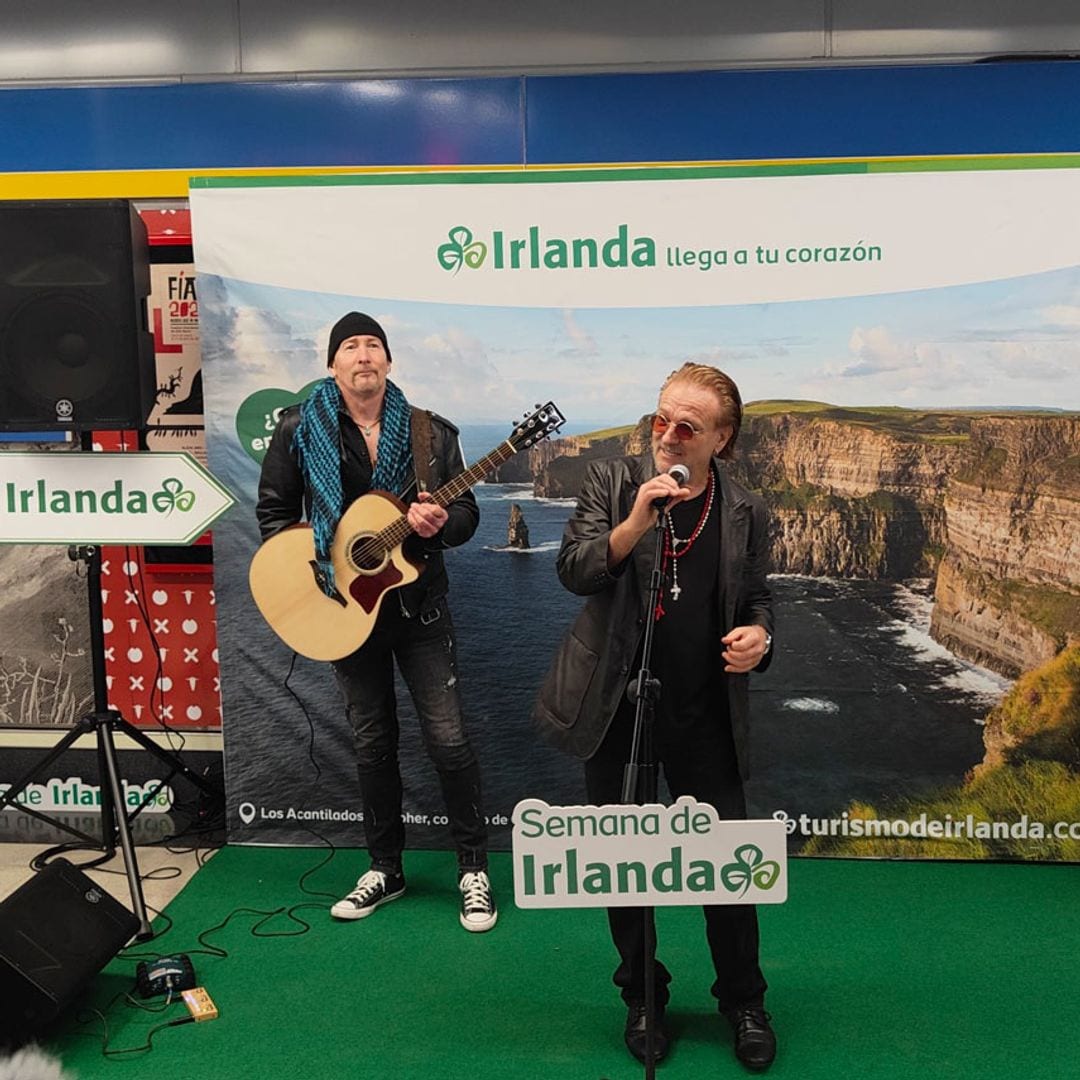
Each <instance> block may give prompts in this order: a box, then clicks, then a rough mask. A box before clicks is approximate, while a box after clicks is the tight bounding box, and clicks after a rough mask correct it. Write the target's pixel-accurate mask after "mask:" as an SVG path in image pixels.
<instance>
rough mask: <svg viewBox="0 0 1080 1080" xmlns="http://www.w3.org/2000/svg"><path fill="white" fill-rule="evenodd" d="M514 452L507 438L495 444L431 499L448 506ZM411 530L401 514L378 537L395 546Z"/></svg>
mask: <svg viewBox="0 0 1080 1080" xmlns="http://www.w3.org/2000/svg"><path fill="white" fill-rule="evenodd" d="M516 453H517V448H516V447H515V446H514V444H513V443H512V442H510V440H509V439H507V440H506V442H504V443H502V444H501V445H500V446H497V447H496V448H495V449H494V450H492V451H491V453H490V454H485V455H484V456H483V457H482V458H481V459H480V460H479V461H477V462H476V463H475V464H474V465H472V466H470V467H469V468H468V469H466V470H465V471H464V472H463V473H459V474H458V475H457V476H455V477H454V479H453V480H450V481H448V482H447V483H445V484H443V486H442V487H441V488H438V489H437V490H436V491H433V492H432V493H431V501H432V502H434V503H437V504H438V505H439V506H441V507H443V508H445V507H447V506H449V505H450V503H452V502H453V501H454V500H455V499H457V498H460V497H461V496H462V495H464V494H465V492H466V491H468V490H469V489H470V488H471V487H473V485H474V484H477V483H478V482H479V481H481V480H483V479H484V477H485V476H487V474H488V473H489V472H491V470H492V469H495V468H497V467H498V466H499V465H501V464H502V463H503V462H504V461H509V460H510V458H512V457H513V456H514V454H516ZM412 531H413V527H412V526H411V525H410V524H409V521H408V518H406V517H405V515H404V514H402V515H400V516H399V517H397V518H395V519H394V520H393V521H392V522H390V524H389V525H387V526H386V528H384V529H383V530H382V531H381V532H380V533H379V534H378V539H379V540H380V541H381V542H382V543H383V544H384V545H385V546H386V547H387V548H390V547H396V546H397V545H398V544H400V543H401V542H402V540H404V539H405V538H406V537H407V536H408V535H409V534H410V533H411V532H412Z"/></svg>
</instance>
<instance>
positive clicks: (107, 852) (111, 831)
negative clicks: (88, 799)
mask: <svg viewBox="0 0 1080 1080" xmlns="http://www.w3.org/2000/svg"><path fill="white" fill-rule="evenodd" d="M68 556H69V557H70V558H71V559H73V560H78V561H81V562H83V563H85V564H86V568H87V573H86V582H87V591H88V593H89V606H90V659H91V667H92V672H93V682H94V711H93V712H91V713H87V714H86V715H85V716H83V717H82V718H81V719H80V720H79V722H78V723H77V724H76V725H75V726H74V727H73V728H72V729H71V730H70V731H69V732H68V733H67V734H66V735H64V737H63V738H62V739H60V741H59V742H57V743H56V745H55V746H54V747H53V748H52V749H51V750H50V751H49V752H48V753H47V754H46V755H45V757H44V758H42V759H41V761H39V762H38V763H37V764H36V765H35V766H34V767H33V768H32V769H31V770H30V771H29V772H28V773H27V774H26V775H25V776H23V777H21V778H20V779H19V780H18V781H17V782H16V783H14V784H12V785H11V787H10V788H8V790H7V791H5V792H4V793H3V794H2V795H0V810H3V809H4V808H5V807H7V806H15V805H18V807H19V809H20V810H21V811H22V812H23V813H25V814H29V815H30V816H31V817H34V818H37V819H38V820H40V821H44V822H46V823H47V824H49V825H52V826H54V827H55V828H58V829H61V830H63V831H64V832H67V833H69V834H70V835H72V836H74V837H76V838H77V839H78V840H79V841H81V843H78V844H76V843H70V842H69V843H65V844H60V845H57V846H56V847H53V848H50V849H49V850H48V851H45V852H42V854H41V855H39V856H38V859H37V860H35V862H36V863H37V864H38V865H39V866H40V864H41V863H43V862H45V861H47V860H48V858H49V856H50V855H55V854H59V853H60V852H65V851H70V850H73V849H79V850H82V849H84V848H89V849H91V850H95V851H101V852H103V854H102V855H101V857H100V858H97V859H94V860H92V861H90V862H88V863H85V864H83V865H84V866H97V865H99V864H100V863H103V862H107V861H108V860H109V859H111V858H112V857H113V856H114V855H115V854H116V848H117V844H119V846H120V849H121V851H122V852H123V856H124V870H125V873H126V874H127V880H128V888H129V890H130V892H131V908H132V911H133V912H134V914H135V917H136V918H137V919H138V921H139V929H138V932H137V933H136V934H135V937H136V939H137V940H139V941H146V940H147V939H148V938H151V937H153V930H151V928H150V920H149V918H148V917H147V914H146V900H145V899H144V897H143V891H142V882H141V880H140V878H139V865H138V862H137V860H136V857H135V845H134V843H133V841H132V839H131V822H132V821H134V820H135V818H136V817H137V816H138V814H139V813H141V812H142V810H143V809H144V808H145V806H146V800H145V799H144V800H143V802H142V803H140V804H139V806H137V807H136V808H135V809H134V810H133V811H132V812H131V813H130V814H128V813H127V810H126V802H125V799H124V790H123V784H122V783H121V780H120V768H119V765H118V764H117V758H116V744H115V741H114V739H113V735H114V733H115V732H120V733H121V734H123V735H125V736H127V738H129V739H130V740H131V741H132V742H134V743H135V744H136V745H138V746H139V747H141V748H142V749H143V750H146V751H147V752H148V753H151V754H153V755H154V757H156V758H157V759H158V760H159V761H161V762H162V763H164V764H165V765H167V766H168V767H169V769H170V770H171V771H170V773H169V775H168V777H166V780H165V781H162V783H165V782H166V781H167V780H169V779H171V778H172V777H173V776H175V775H176V774H177V773H179V774H180V775H181V776H183V777H184V779H185V780H188V781H189V782H190V783H192V784H194V785H195V786H196V787H197V788H199V790H200V791H202V792H203V793H204V794H206V795H208V796H210V797H212V798H214V799H216V800H220V801H222V802H224V798H225V796H224V792H223V791H222V790H221V789H220V788H219V787H217V786H216V785H215V784H213V783H212V782H211V781H209V780H207V779H206V778H205V777H203V776H200V775H199V774H198V773H196V772H195V771H194V770H193V769H191V768H189V767H188V766H187V765H185V764H184V762H183V761H182V760H181V759H180V758H179V757H178V756H177V755H176V754H175V753H173V752H171V751H168V750H163V749H162V748H161V747H160V746H158V744H157V743H156V742H154V740H153V739H151V738H150V737H149V736H148V735H147V734H146V732H145V731H142V730H140V729H139V728H137V727H135V726H134V725H133V724H130V723H128V721H127V720H125V719H124V718H123V716H121V714H120V713H119V712H117V710H116V709H110V708H109V706H108V700H109V699H108V683H107V682H106V678H105V632H104V629H103V627H102V611H101V548H100V547H98V546H96V545H88V546H79V547H72V548H69V549H68ZM83 735H93V736H94V737H95V740H96V745H97V757H98V782H99V784H100V787H101V836H100V837H95V836H91V835H90V834H89V833H85V832H83V831H82V830H80V829H76V828H75V827H74V826H72V825H69V824H67V823H66V822H64V821H58V820H56V819H55V818H51V817H49V816H48V815H46V814H43V813H41V812H40V811H38V810H35V809H33V808H32V807H30V806H27V805H25V803H18V804H17V803H16V800H17V798H18V796H19V795H21V794H22V792H23V791H24V790H25V789H26V788H27V787H28V786H29V785H30V784H31V783H32V782H33V781H34V778H35V777H37V776H39V775H41V774H42V773H43V772H44V771H45V770H46V769H48V767H49V766H50V765H51V764H52V763H53V762H54V761H55V760H56V759H57V758H59V757H60V755H61V754H63V753H64V752H65V751H67V750H69V749H70V748H71V747H72V745H73V744H74V743H75V742H76V741H77V740H78V739H80V738H81V737H82V736H83Z"/></svg>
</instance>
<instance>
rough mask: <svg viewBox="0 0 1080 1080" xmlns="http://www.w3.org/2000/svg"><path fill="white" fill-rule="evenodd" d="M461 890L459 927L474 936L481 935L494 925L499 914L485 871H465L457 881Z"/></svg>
mask: <svg viewBox="0 0 1080 1080" xmlns="http://www.w3.org/2000/svg"><path fill="white" fill-rule="evenodd" d="M458 888H459V889H460V890H461V925H462V926H464V927H465V929H466V930H469V931H471V932H472V933H474V934H482V933H483V932H484V931H485V930H490V929H491V928H492V927H493V926H494V925H495V920H496V919H498V917H499V913H498V911H497V910H496V909H495V897H494V896H492V895H491V880H490V879H489V878H488V876H487V871H486V870H467V871H466V872H465V873H464V874H462V875H461V879H460V880H459V881H458Z"/></svg>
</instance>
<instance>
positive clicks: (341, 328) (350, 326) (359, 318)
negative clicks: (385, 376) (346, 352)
mask: <svg viewBox="0 0 1080 1080" xmlns="http://www.w3.org/2000/svg"><path fill="white" fill-rule="evenodd" d="M357 334H370V335H371V337H377V338H378V339H379V340H380V341H381V342H382V343H383V348H384V349H385V350H386V359H387V360H390V361H392V360H393V357H392V356H391V355H390V346H389V345H388V344H387V342H386V331H385V330H384V329H383V328H382V327H381V326H380V325H379V324H378V323H377V322H376V321H375V320H374V319H373V318H372V317H371V316H370V315H365V314H363V312H360V311H350V312H349V314H348V315H342V316H341V318H340V319H338V321H337V322H336V323H334V328H333V330H331V331H330V345H329V347H328V349H327V352H326V366H327V367H332V366H333V364H334V357H335V356H337V351H338V349H339V348H341V343H342V342H343V341H345V340H346V339H347V338H351V337H356V335H357Z"/></svg>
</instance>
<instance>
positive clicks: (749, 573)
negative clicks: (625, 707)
mask: <svg viewBox="0 0 1080 1080" xmlns="http://www.w3.org/2000/svg"><path fill="white" fill-rule="evenodd" d="M713 468H714V469H715V470H716V474H717V480H718V482H719V491H720V498H721V513H720V568H719V576H720V581H719V585H720V588H719V590H718V596H719V597H720V600H721V604H722V610H721V611H720V613H719V616H720V625H721V626H723V627H724V631H723V632H724V633H727V631H728V630H730V629H732V628H733V627H735V626H749V625H758V626H763V627H765V630H766V631H767V632H768V633H770V634H771V633H772V632H773V613H772V594H771V592H770V591H769V586H768V583H767V582H766V579H765V575H766V572H767V569H768V550H769V549H768V535H767V529H766V515H765V505H764V503H763V502H762V501H761V499H760V498H758V497H757V496H756V495H753V494H751V493H750V492H748V491H746V490H745V489H744V488H743V487H741V486H740V485H738V484H736V483H735V482H734V481H733V480H730V479H729V478H728V476H727V474H726V473H725V472H724V470H723V469H720V468H717V467H716V466H715V465H714V466H713ZM655 472H656V469H655V466H654V465H653V462H652V457H651V455H650V454H645V455H643V456H642V457H636V458H614V459H607V460H604V461H597V462H594V463H593V464H591V465H590V466H589V468H588V471H587V472H586V474H585V480H584V483H583V484H582V487H581V494H580V495H579V496H578V504H577V508H576V509H575V510H574V514H573V516H572V517H571V518H570V521H569V522H568V524H567V526H566V531H565V532H564V534H563V542H562V547H561V548H560V549H559V556H558V560H557V563H556V565H557V569H558V573H559V580H560V581H561V582H562V583H563V585H565V586H566V588H568V589H569V590H570V591H571V592H573V593H577V594H578V595H580V596H587V597H588V600H587V601H586V603H585V606H584V608H583V609H582V611H581V613H580V615H578V617H577V619H576V621H575V622H574V624H573V626H571V628H570V629H569V631H567V633H566V636H565V637H564V638H563V641H562V644H561V645H560V647H559V651H558V653H557V654H556V656H555V660H554V661H553V663H552V665H551V668H550V670H549V671H548V674H547V677H546V679H545V680H544V683H543V685H542V686H541V688H540V693H539V696H538V697H537V700H536V704H535V705H534V707H533V721H534V723H535V724H536V725H537V726H538V727H539V729H540V731H541V733H542V734H543V735H544V737H545V738H546V739H547V740H548V741H549V742H551V743H553V744H554V745H556V746H558V747H559V748H560V749H562V750H565V751H566V752H567V753H570V754H573V755H575V756H576V757H580V758H589V757H591V756H592V755H593V754H594V753H596V751H597V749H599V747H600V744H601V742H603V739H604V736H605V735H606V734H607V730H608V727H609V726H610V724H611V721H612V720H613V719H614V717H615V710H616V709H617V708H618V706H619V703H620V702H621V701H622V700H623V697H624V695H625V693H626V686H627V683H628V682H629V681H630V678H631V677H632V675H634V674H636V672H632V671H631V666H632V665H633V662H634V657H635V655H636V653H637V649H638V645H639V643H640V641H641V636H642V634H643V633H644V628H645V606H646V602H647V600H648V595H649V579H650V576H651V572H652V562H653V550H654V539H653V535H652V533H651V531H650V532H648V533H646V534H645V536H644V537H642V539H641V540H639V541H638V543H637V545H636V546H635V547H634V550H633V551H632V552H631V553H630V556H629V557H628V558H627V559H626V560H625V561H624V562H623V563H622V564H621V565H620V566H618V567H616V568H615V570H614V572H613V571H611V570H609V569H608V565H607V553H608V536H609V535H610V533H611V530H612V529H613V528H614V527H615V526H616V525H618V524H619V522H621V521H623V520H625V519H626V518H627V517H628V516H629V514H630V508H631V507H632V506H633V503H634V496H635V495H636V493H637V489H638V488H639V487H640V486H641V485H642V484H643V483H644V482H645V481H646V480H647V479H648V478H649V477H650V476H652V475H654V473H655ZM721 649H722V646H721V645H720V644H719V642H718V643H717V657H719V654H720V651H721ZM771 661H772V650H770V651H769V652H767V653H766V654H765V656H764V657H763V658H762V660H761V662H760V663H759V664H758V666H757V668H756V669H755V670H757V671H764V670H765V669H766V668H767V667H768V666H769V664H770V662H771ZM724 682H725V685H726V687H727V694H728V706H729V710H730V715H731V729H732V735H733V736H734V740H735V751H736V755H737V757H738V760H739V771H740V773H741V775H742V776H743V778H744V779H745V778H746V777H747V775H748V773H749V754H748V745H747V744H748V738H749V701H748V688H749V686H748V684H749V679H748V676H747V675H745V674H744V675H734V674H733V675H728V676H727V677H726V678H725V680H724Z"/></svg>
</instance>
